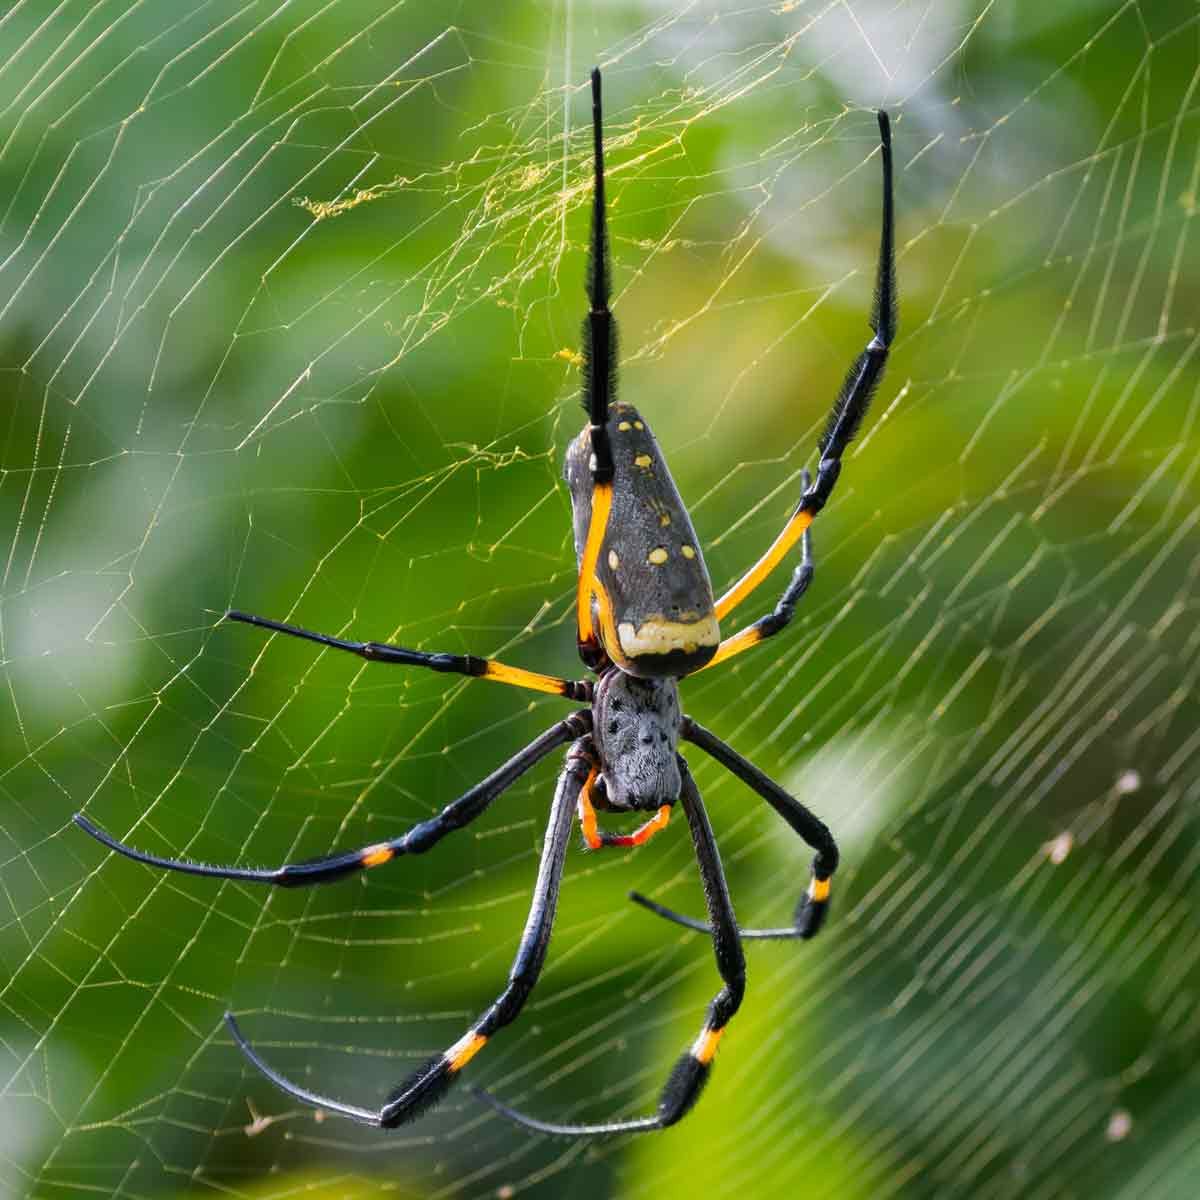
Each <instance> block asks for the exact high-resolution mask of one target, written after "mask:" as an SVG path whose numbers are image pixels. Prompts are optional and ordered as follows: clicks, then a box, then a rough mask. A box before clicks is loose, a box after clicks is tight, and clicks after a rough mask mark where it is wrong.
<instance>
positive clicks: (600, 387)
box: [583, 67, 617, 483]
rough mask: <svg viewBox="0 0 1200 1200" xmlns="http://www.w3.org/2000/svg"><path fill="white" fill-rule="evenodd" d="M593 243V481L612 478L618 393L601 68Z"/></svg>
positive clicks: (589, 361) (587, 396)
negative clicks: (611, 424) (611, 415)
mask: <svg viewBox="0 0 1200 1200" xmlns="http://www.w3.org/2000/svg"><path fill="white" fill-rule="evenodd" d="M592 155H593V158H592V170H593V175H594V180H595V189H594V193H593V196H592V243H591V250H590V252H589V257H588V303H589V308H588V315H587V317H586V318H585V320H584V322H583V407H584V408H585V409H586V410H587V413H588V424H589V427H590V430H591V439H592V454H593V455H594V462H593V466H592V480H593V482H594V483H611V482H612V479H613V455H612V444H611V442H610V441H609V437H608V427H607V422H608V406H609V404H610V403H611V402H612V400H613V397H614V395H615V393H616V379H617V370H616V362H617V323H616V321H615V320H614V319H613V315H612V313H611V312H610V311H609V307H608V301H609V295H610V292H611V267H610V264H609V250H608V218H607V214H606V213H605V198H604V116H603V112H602V105H601V97H600V68H599V67H596V68H594V69H593V71H592Z"/></svg>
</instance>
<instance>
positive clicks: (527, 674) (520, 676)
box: [225, 609, 592, 701]
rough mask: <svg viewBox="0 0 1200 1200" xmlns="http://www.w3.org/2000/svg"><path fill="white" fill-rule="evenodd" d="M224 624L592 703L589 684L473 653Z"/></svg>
mask: <svg viewBox="0 0 1200 1200" xmlns="http://www.w3.org/2000/svg"><path fill="white" fill-rule="evenodd" d="M225 619H226V620H227V621H241V622H243V623H244V624H246V625H257V626H258V628H260V629H270V630H273V631H274V632H275V633H286V634H287V635H288V636H289V637H297V638H304V639H305V640H306V641H310V642H316V643H317V644H318V645H321V646H329V647H330V648H331V649H333V650H346V651H348V652H349V653H350V654H356V655H357V656H358V657H359V658H365V659H366V660H367V662H382V663H395V664H399V665H400V666H405V667H425V668H426V669H427V670H430V671H443V672H448V673H450V674H454V675H469V676H471V677H472V678H473V679H490V680H492V681H493V682H495V683H507V684H509V685H510V686H511V687H520V688H528V689H529V690H530V691H534V692H545V693H547V694H548V695H551V696H562V697H563V699H565V700H585V701H586V700H591V698H592V685H591V684H590V683H589V682H588V681H587V680H585V679H559V678H558V677H557V676H555V675H542V674H540V673H539V672H537V671H526V670H525V669H524V668H523V667H510V666H508V664H507V663H502V662H497V661H496V660H495V659H494V658H476V657H475V655H473V654H429V653H426V652H425V651H424V650H408V649H406V648H405V647H404V646H393V645H391V644H390V643H388V642H352V641H347V640H346V639H345V638H339V637H332V636H331V635H329V634H328V633H313V631H312V630H311V629H302V628H301V627H300V626H299V625H289V624H287V622H286V621H272V620H271V619H270V618H268V617H256V616H253V615H252V614H251V613H246V612H241V611H239V610H238V609H230V611H229V612H227V613H226V614H225Z"/></svg>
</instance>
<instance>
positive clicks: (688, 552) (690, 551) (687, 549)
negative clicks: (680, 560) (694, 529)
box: [680, 546, 696, 558]
mask: <svg viewBox="0 0 1200 1200" xmlns="http://www.w3.org/2000/svg"><path fill="white" fill-rule="evenodd" d="M680 553H681V554H682V555H683V557H684V558H695V557H696V551H695V549H694V548H693V547H692V546H683V547H682V548H681V550H680Z"/></svg>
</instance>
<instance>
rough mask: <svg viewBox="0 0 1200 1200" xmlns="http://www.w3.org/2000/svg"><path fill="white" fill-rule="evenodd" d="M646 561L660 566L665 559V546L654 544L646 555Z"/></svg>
mask: <svg viewBox="0 0 1200 1200" xmlns="http://www.w3.org/2000/svg"><path fill="white" fill-rule="evenodd" d="M646 561H647V562H649V563H653V564H654V565H655V566H656V567H661V566H662V565H663V563H665V562H666V561H667V548H666V546H655V547H654V549H653V550H651V551H650V553H649V554H647V555H646Z"/></svg>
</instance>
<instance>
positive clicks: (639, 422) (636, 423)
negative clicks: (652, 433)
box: [633, 421, 646, 429]
mask: <svg viewBox="0 0 1200 1200" xmlns="http://www.w3.org/2000/svg"><path fill="white" fill-rule="evenodd" d="M633 427H634V429H645V428H646V427H645V425H643V424H642V423H641V421H634V423H633Z"/></svg>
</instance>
